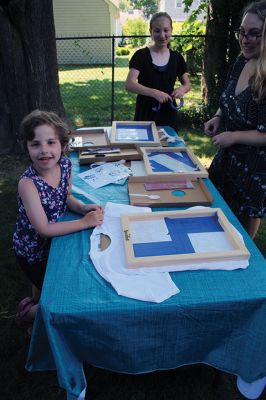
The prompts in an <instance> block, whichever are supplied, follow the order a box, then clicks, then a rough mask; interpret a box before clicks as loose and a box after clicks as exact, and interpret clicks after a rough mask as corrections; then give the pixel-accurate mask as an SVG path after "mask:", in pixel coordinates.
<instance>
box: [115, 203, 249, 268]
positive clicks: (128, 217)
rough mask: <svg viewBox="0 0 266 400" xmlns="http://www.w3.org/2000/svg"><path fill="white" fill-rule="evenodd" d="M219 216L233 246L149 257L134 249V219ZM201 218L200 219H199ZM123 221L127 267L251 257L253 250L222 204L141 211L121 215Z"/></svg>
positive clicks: (220, 222)
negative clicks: (217, 205) (242, 237)
mask: <svg viewBox="0 0 266 400" xmlns="http://www.w3.org/2000/svg"><path fill="white" fill-rule="evenodd" d="M215 215H217V217H218V222H219V224H220V226H221V228H222V229H223V231H224V232H225V234H226V237H227V239H228V240H229V242H230V244H231V245H232V247H233V249H232V250H226V251H217V252H215V251H212V252H202V253H189V254H174V255H159V256H147V257H135V255H134V250H133V241H132V233H131V229H130V223H131V222H136V221H150V220H156V219H162V218H165V217H169V218H171V217H172V218H186V217H187V218H200V217H207V216H215ZM199 222H200V221H199ZM121 223H122V230H123V241H124V246H125V256H126V266H127V268H140V267H156V266H163V265H176V264H181V265H182V264H191V263H193V262H195V263H197V262H211V261H225V260H247V259H249V256H250V253H249V252H248V250H247V249H246V247H245V245H244V243H243V242H242V240H241V239H240V237H239V235H238V233H237V231H236V230H235V229H234V228H233V226H232V225H231V224H230V223H229V221H228V220H227V218H226V216H225V215H224V213H223V211H222V210H221V209H220V208H208V209H207V210H204V209H197V210H178V211H163V212H152V213H139V214H123V215H121Z"/></svg>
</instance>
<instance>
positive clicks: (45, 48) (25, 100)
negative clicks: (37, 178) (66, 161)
mask: <svg viewBox="0 0 266 400" xmlns="http://www.w3.org/2000/svg"><path fill="white" fill-rule="evenodd" d="M36 108H39V109H43V110H53V111H56V112H57V113H58V114H59V115H60V116H62V117H63V116H64V115H65V113H64V107H63V103H62V100H61V97H60V92H59V79H58V67H57V58H56V44H55V28H54V19H53V5H52V0H45V1H44V0H0V143H1V147H0V154H8V153H12V152H16V151H18V149H19V147H20V146H19V125H20V122H21V120H22V118H23V117H24V116H25V115H26V114H28V113H29V112H30V111H32V110H33V109H36Z"/></svg>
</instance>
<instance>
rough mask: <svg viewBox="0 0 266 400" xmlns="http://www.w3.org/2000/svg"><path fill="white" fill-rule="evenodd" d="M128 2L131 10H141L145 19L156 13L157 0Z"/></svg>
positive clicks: (132, 0) (133, 0)
mask: <svg viewBox="0 0 266 400" xmlns="http://www.w3.org/2000/svg"><path fill="white" fill-rule="evenodd" d="M130 2H131V4H132V7H133V8H136V9H138V10H140V9H142V10H143V14H144V16H145V17H146V18H148V17H149V16H150V15H151V14H154V13H156V12H157V11H158V5H159V0H131V1H130Z"/></svg>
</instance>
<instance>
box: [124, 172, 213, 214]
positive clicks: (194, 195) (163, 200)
mask: <svg viewBox="0 0 266 400" xmlns="http://www.w3.org/2000/svg"><path fill="white" fill-rule="evenodd" d="M148 182H149V181H148V180H146V182H143V180H142V178H140V179H139V181H138V179H137V177H131V176H130V177H129V178H128V193H129V201H130V204H131V205H132V206H145V207H186V206H187V207H188V206H196V205H201V206H208V205H210V204H212V202H213V197H212V195H211V193H210V192H209V190H208V188H207V186H206V185H205V183H204V182H203V180H202V179H201V178H199V179H197V180H195V181H193V182H192V184H193V186H194V187H193V188H190V189H185V188H182V189H167V190H165V189H164V190H159V189H158V190H157V189H156V190H146V188H145V183H148ZM175 191H176V192H177V193H178V192H180V194H181V195H174V194H172V193H174V192H175ZM130 193H139V194H145V195H153V194H156V195H157V194H158V195H159V196H160V199H158V200H152V199H150V198H149V197H137V196H134V197H133V196H130Z"/></svg>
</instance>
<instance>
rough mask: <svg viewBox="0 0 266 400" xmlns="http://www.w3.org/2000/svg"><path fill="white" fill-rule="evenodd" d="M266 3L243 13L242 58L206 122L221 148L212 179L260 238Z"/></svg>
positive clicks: (264, 202) (265, 186)
mask: <svg viewBox="0 0 266 400" xmlns="http://www.w3.org/2000/svg"><path fill="white" fill-rule="evenodd" d="M265 21H266V1H258V2H253V3H251V4H249V5H248V6H247V8H246V9H245V10H244V12H243V17H242V22H241V25H240V28H239V29H238V30H237V31H236V37H237V39H238V40H239V45H240V49H241V54H240V56H239V57H238V58H237V60H236V62H235V64H234V66H233V68H232V70H231V72H230V74H229V77H228V79H227V82H226V84H225V90H224V92H223V93H222V96H221V98H220V107H219V108H218V110H217V112H216V114H215V115H214V117H213V118H212V119H210V120H209V121H208V122H206V123H205V126H204V129H205V133H206V134H207V135H208V136H210V137H211V139H212V142H213V143H214V145H216V146H217V147H218V152H217V153H216V155H215V157H214V159H213V162H212V164H211V166H210V169H209V177H210V179H211V180H212V182H213V183H214V184H215V186H216V187H217V189H218V190H219V191H220V193H221V194H222V196H223V197H224V199H225V200H226V201H227V203H228V204H229V205H230V207H231V209H232V210H233V211H234V213H235V214H236V215H237V217H238V218H239V220H240V222H241V223H242V225H243V226H244V227H245V229H246V230H247V232H248V233H249V235H250V236H251V237H252V238H254V237H255V235H256V233H257V231H258V228H259V225H260V221H261V218H263V216H264V214H265V211H266V22H265Z"/></svg>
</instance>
